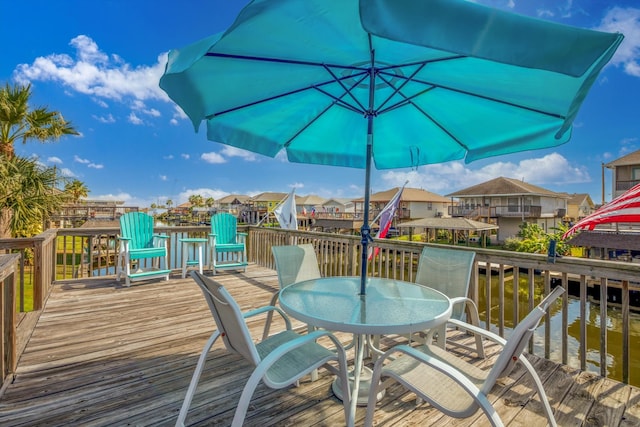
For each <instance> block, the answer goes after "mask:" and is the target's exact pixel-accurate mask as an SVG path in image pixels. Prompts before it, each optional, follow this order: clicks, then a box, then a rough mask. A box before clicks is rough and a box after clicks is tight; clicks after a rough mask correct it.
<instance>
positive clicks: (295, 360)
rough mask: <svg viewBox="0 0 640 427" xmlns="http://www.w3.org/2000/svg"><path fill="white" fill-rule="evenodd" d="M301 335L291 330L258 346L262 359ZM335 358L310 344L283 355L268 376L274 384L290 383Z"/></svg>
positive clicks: (274, 336)
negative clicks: (301, 373)
mask: <svg viewBox="0 0 640 427" xmlns="http://www.w3.org/2000/svg"><path fill="white" fill-rule="evenodd" d="M300 336H301V335H300V334H298V333H296V332H294V331H290V330H285V331H282V332H280V333H278V334H276V335H272V336H270V337H269V338H267V339H266V340H264V341H261V342H259V343H258V344H256V349H257V350H258V354H259V355H260V358H261V359H264V358H265V357H267V355H269V353H271V352H272V351H273V350H275V349H276V348H278V347H280V346H281V345H283V344H285V343H287V342H289V341H293V340H295V339H297V338H299V337H300ZM334 358H335V353H334V352H332V351H331V350H329V349H328V348H325V347H323V346H321V345H320V344H317V343H315V342H309V343H307V344H305V345H303V346H301V347H298V348H296V349H293V350H291V351H289V352H288V353H286V354H285V355H283V356H282V357H281V358H280V359H279V360H278V361H277V362H276V363H274V364H273V366H271V367H270V368H269V369H268V370H267V374H266V376H267V377H268V378H269V380H270V381H272V382H274V383H289V382H290V381H291V378H294V377H296V376H299V374H300V372H303V371H309V370H311V369H312V368H316V367H320V366H322V365H323V364H324V363H325V362H326V361H327V360H331V359H334Z"/></svg>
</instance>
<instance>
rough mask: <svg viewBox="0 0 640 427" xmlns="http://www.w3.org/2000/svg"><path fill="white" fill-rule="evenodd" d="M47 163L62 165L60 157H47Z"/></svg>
mask: <svg viewBox="0 0 640 427" xmlns="http://www.w3.org/2000/svg"><path fill="white" fill-rule="evenodd" d="M47 162H49V163H56V164H59V165H61V164H62V159H60V157H55V156H52V157H49V158H48V159H47Z"/></svg>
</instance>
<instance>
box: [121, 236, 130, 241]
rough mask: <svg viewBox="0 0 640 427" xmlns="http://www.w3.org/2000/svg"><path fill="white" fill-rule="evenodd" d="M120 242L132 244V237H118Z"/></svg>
mask: <svg viewBox="0 0 640 427" xmlns="http://www.w3.org/2000/svg"><path fill="white" fill-rule="evenodd" d="M118 240H123V241H125V242H130V241H131V238H130V237H122V236H118Z"/></svg>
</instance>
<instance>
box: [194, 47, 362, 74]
mask: <svg viewBox="0 0 640 427" xmlns="http://www.w3.org/2000/svg"><path fill="white" fill-rule="evenodd" d="M204 56H212V57H216V58H229V59H245V60H248V61H260V62H275V63H280V64H294V65H309V66H313V67H322V68H325V67H331V68H342V69H345V70H358V71H366V69H365V68H362V67H359V66H357V65H337V64H325V63H322V62H315V61H302V60H296V59H284V58H270V57H265V56H252V55H235V54H231V53H218V52H207V53H205V54H204Z"/></svg>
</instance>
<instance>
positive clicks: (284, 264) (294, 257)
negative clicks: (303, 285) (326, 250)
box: [271, 243, 320, 289]
mask: <svg viewBox="0 0 640 427" xmlns="http://www.w3.org/2000/svg"><path fill="white" fill-rule="evenodd" d="M271 252H272V253H273V257H274V258H275V260H276V271H277V272H278V283H279V284H280V289H282V288H284V287H286V286H289V285H290V284H292V283H295V282H301V281H303V280H309V279H317V278H319V277H320V268H319V267H318V258H317V257H316V251H315V249H313V245H312V244H310V243H309V244H304V245H287V246H272V247H271Z"/></svg>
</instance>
